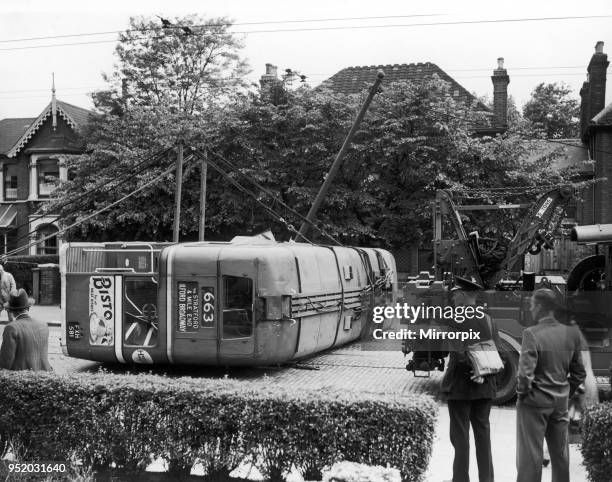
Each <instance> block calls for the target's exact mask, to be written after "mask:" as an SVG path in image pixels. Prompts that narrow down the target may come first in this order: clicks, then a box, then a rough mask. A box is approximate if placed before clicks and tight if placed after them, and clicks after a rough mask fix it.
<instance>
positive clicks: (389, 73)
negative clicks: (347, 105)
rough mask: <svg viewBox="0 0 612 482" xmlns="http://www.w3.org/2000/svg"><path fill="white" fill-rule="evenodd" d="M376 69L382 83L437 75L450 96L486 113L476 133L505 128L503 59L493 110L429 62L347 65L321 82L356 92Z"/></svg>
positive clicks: (366, 85)
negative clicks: (444, 83) (446, 86)
mask: <svg viewBox="0 0 612 482" xmlns="http://www.w3.org/2000/svg"><path fill="white" fill-rule="evenodd" d="M379 70H382V71H383V72H384V73H385V79H384V83H385V84H391V83H393V82H400V81H412V82H414V81H421V80H425V79H427V78H430V77H433V76H434V75H436V76H437V77H438V78H440V79H442V80H443V81H445V82H446V83H448V85H449V91H450V94H451V95H452V97H453V98H454V99H455V100H457V101H459V102H462V103H465V104H467V105H473V104H476V108H477V109H478V110H480V111H482V112H485V113H488V114H489V123H488V124H487V125H480V126H476V127H475V133H477V134H481V135H493V136H494V135H495V134H501V133H502V132H504V131H505V130H506V129H507V127H508V84H509V83H510V77H509V76H508V72H507V70H506V69H505V68H504V59H503V57H500V58H498V59H497V69H495V70H493V75H492V76H491V80H492V82H493V109H492V110H491V109H490V108H488V107H487V106H485V105H484V104H483V103H482V102H479V101H478V100H477V99H476V98H475V97H474V95H473V94H471V93H470V92H468V91H467V89H465V87H463V86H462V85H461V84H459V82H457V81H456V80H455V79H453V78H452V77H451V76H450V75H448V74H447V73H446V72H444V70H442V69H441V68H440V67H438V66H437V65H436V64H434V63H431V62H425V63H417V64H389V65H371V66H363V67H347V68H345V69H342V70H341V71H339V72H338V73H336V74H334V75H332V76H331V77H330V78H329V79H327V80H326V81H325V82H324V83H323V85H325V86H327V87H329V88H330V89H332V90H334V91H336V92H341V93H344V94H356V93H359V92H361V91H363V90H366V89H367V88H369V87H370V86H371V85H372V84H373V83H374V80H375V79H376V74H377V72H378V71H379Z"/></svg>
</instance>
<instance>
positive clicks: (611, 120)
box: [592, 104, 612, 125]
mask: <svg viewBox="0 0 612 482" xmlns="http://www.w3.org/2000/svg"><path fill="white" fill-rule="evenodd" d="M592 121H593V122H594V123H595V124H597V125H610V124H612V104H608V105H607V106H606V107H604V108H603V109H602V110H601V112H599V114H597V115H596V116H595V117H593V119H592Z"/></svg>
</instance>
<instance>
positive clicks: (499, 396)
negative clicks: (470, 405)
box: [493, 339, 519, 405]
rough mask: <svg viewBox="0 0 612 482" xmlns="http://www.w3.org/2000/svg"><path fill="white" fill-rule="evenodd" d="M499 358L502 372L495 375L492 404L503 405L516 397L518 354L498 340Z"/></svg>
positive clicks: (508, 345)
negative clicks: (495, 390) (502, 366)
mask: <svg viewBox="0 0 612 482" xmlns="http://www.w3.org/2000/svg"><path fill="white" fill-rule="evenodd" d="M499 341H500V343H499V356H500V358H501V359H502V361H503V362H504V370H503V371H502V372H500V373H498V374H497V375H495V381H496V382H497V392H496V393H495V398H494V399H493V403H494V404H496V405H503V404H504V403H507V402H509V401H510V400H512V399H513V398H514V397H515V396H516V375H517V372H518V361H519V354H518V353H517V352H516V350H515V349H514V348H513V347H512V346H511V345H510V344H509V343H508V342H507V341H506V340H504V339H501V340H499Z"/></svg>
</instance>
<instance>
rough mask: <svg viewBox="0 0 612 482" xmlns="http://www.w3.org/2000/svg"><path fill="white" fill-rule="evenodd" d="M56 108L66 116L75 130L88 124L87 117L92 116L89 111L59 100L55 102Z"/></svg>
mask: <svg viewBox="0 0 612 482" xmlns="http://www.w3.org/2000/svg"><path fill="white" fill-rule="evenodd" d="M57 106H58V107H59V108H61V109H62V110H63V111H64V112H65V113H66V114H68V116H69V117H70V119H71V120H72V122H73V123H74V124H75V127H76V128H77V129H80V128H82V127H84V126H85V125H86V124H87V123H88V122H89V116H90V115H91V114H93V112H92V111H90V110H87V109H83V108H82V107H78V106H76V105H72V104H69V103H68V102H63V101H61V100H58V101H57Z"/></svg>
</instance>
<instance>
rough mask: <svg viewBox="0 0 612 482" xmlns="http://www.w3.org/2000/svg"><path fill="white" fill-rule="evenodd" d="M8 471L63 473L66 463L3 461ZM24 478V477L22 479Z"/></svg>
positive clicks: (15, 472) (14, 472)
mask: <svg viewBox="0 0 612 482" xmlns="http://www.w3.org/2000/svg"><path fill="white" fill-rule="evenodd" d="M4 465H5V467H6V469H8V473H9V474H11V475H24V476H26V475H27V476H28V477H32V476H36V475H39V476H43V477H44V476H45V475H53V474H63V473H66V472H67V467H68V465H67V464H66V463H65V462H6V461H5V462H4ZM24 480H25V479H24Z"/></svg>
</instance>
